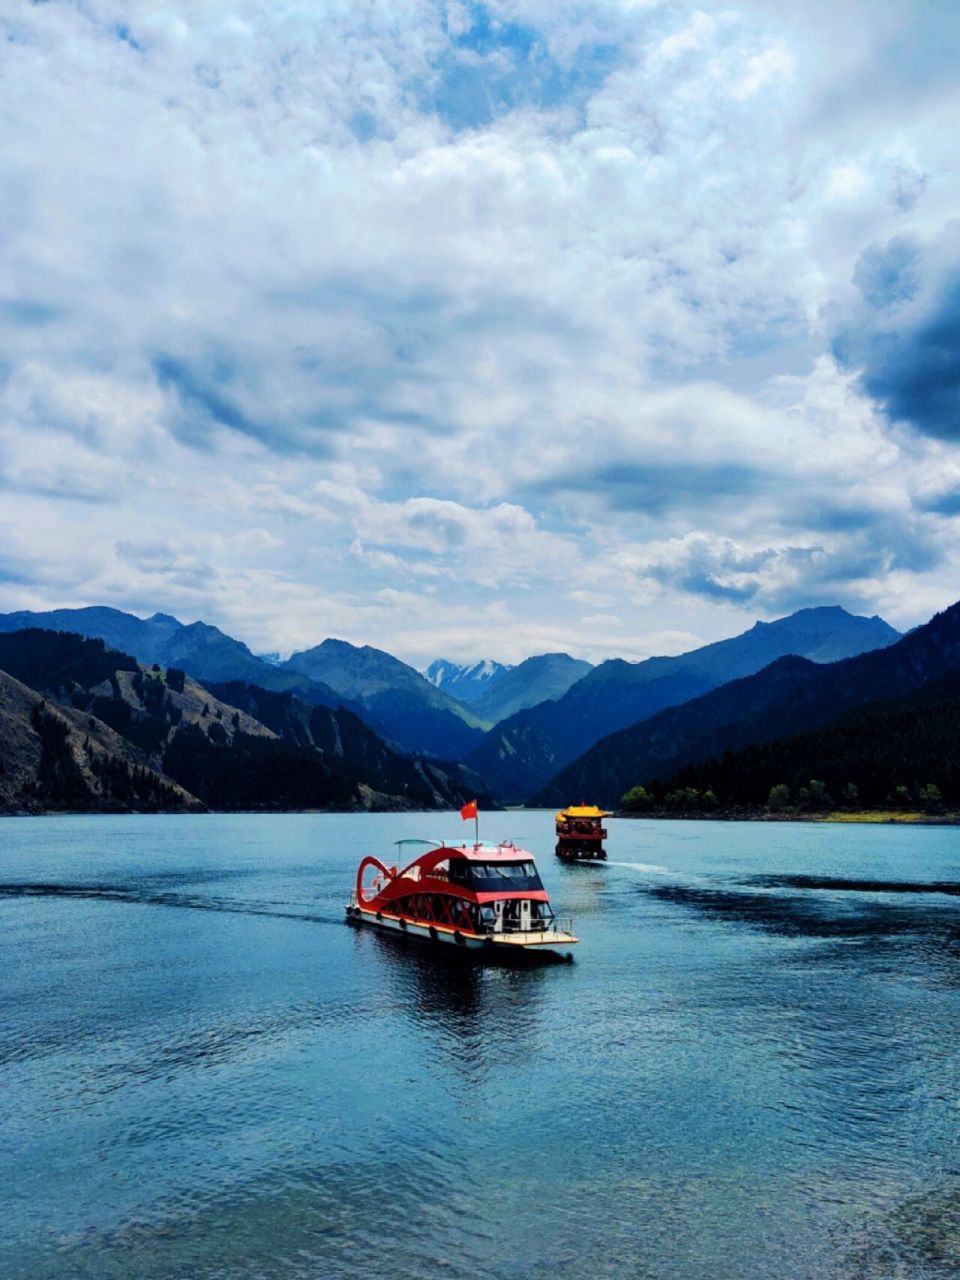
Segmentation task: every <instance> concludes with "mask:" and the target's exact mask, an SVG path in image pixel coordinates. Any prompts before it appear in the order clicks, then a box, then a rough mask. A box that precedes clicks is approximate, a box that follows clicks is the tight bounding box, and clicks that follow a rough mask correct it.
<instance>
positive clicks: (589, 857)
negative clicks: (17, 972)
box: [556, 804, 610, 862]
mask: <svg viewBox="0 0 960 1280" xmlns="http://www.w3.org/2000/svg"><path fill="white" fill-rule="evenodd" d="M609 817H610V814H609V812H608V811H607V810H606V809H598V808H597V806H596V805H595V804H578V805H568V806H567V808H566V809H561V810H560V811H559V813H558V814H557V816H556V830H557V857H558V858H564V859H566V860H567V861H571V862H581V861H584V860H586V861H594V860H603V859H604V858H606V856H607V851H606V849H605V848H604V847H603V842H604V840H606V838H607V829H606V827H605V826H604V825H603V820H604V818H609Z"/></svg>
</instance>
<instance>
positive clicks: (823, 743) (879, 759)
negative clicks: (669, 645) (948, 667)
mask: <svg viewBox="0 0 960 1280" xmlns="http://www.w3.org/2000/svg"><path fill="white" fill-rule="evenodd" d="M884 692H886V691H885V690H884ZM958 743H960V668H955V669H954V670H953V671H951V672H949V673H948V674H947V675H946V676H944V677H943V678H942V679H936V680H930V681H928V682H927V683H926V684H924V685H923V686H922V687H921V688H919V689H915V690H911V692H909V693H908V694H906V695H905V696H903V697H901V698H894V699H889V698H884V699H883V700H882V701H878V702H871V703H869V704H868V705H867V706H865V707H863V708H861V709H859V710H857V711H850V712H847V713H846V714H845V715H842V716H840V717H839V718H837V719H836V720H831V721H830V722H829V723H828V724H826V725H824V727H823V728H822V729H813V730H810V731H808V732H806V733H796V734H792V735H790V736H788V737H783V738H775V739H773V740H772V741H765V742H761V743H757V744H755V745H753V746H749V747H743V748H741V749H740V750H739V751H725V752H724V754H723V755H722V756H720V757H717V756H712V757H711V758H709V759H707V760H698V761H697V762H696V763H694V764H691V765H688V766H687V767H686V768H685V769H681V770H680V771H679V772H678V773H675V774H674V775H673V776H672V777H670V778H667V779H666V780H665V781H664V782H663V783H662V786H661V788H659V790H660V791H661V793H662V794H661V795H660V796H659V797H658V798H659V799H662V797H663V795H667V794H669V793H670V792H676V791H679V790H682V789H684V788H688V787H693V788H695V789H696V790H697V791H699V792H703V791H706V790H711V791H713V793H714V795H716V796H717V797H718V799H719V804H720V806H721V807H723V808H730V807H732V808H735V809H739V808H748V809H761V808H765V807H766V804H767V800H768V798H769V796H770V790H771V788H772V787H775V786H785V787H787V789H788V795H787V796H786V797H785V798H784V799H783V800H782V802H781V803H782V804H783V805H789V804H791V803H796V802H797V797H798V795H799V794H800V792H801V789H802V788H805V787H806V788H809V786H810V781H811V779H813V778H816V779H818V780H819V781H820V782H821V783H822V784H823V785H824V786H825V787H826V790H827V794H828V797H829V801H827V802H825V803H839V804H843V805H850V806H854V805H858V804H859V805H864V806H866V807H880V806H882V805H887V804H897V805H898V806H899V805H904V804H907V805H913V806H929V805H931V804H932V805H933V807H934V811H935V810H936V808H937V807H939V801H937V800H936V798H935V795H934V796H932V797H931V796H930V795H929V792H928V788H929V786H930V784H931V783H932V784H933V785H934V786H935V787H936V788H937V789H938V792H939V795H940V800H942V802H943V804H945V805H947V806H948V807H950V808H953V807H954V806H956V805H960V751H958V750H957V745H958ZM851 787H853V788H855V790H854V791H853V793H851V792H850V791H849V788H851ZM901 789H902V790H901Z"/></svg>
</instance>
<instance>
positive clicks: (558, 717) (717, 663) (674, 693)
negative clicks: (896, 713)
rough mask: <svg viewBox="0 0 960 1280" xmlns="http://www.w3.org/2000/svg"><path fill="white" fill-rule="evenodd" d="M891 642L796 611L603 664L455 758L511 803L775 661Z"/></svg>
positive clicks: (866, 622)
mask: <svg viewBox="0 0 960 1280" xmlns="http://www.w3.org/2000/svg"><path fill="white" fill-rule="evenodd" d="M897 638H898V633H897V632H896V631H894V629H893V628H892V627H890V626H888V625H887V624H886V623H885V622H884V621H883V619H882V618H863V617H856V616H854V615H852V614H849V613H847V612H846V611H845V610H844V609H840V608H838V607H830V608H822V609H802V610H800V611H799V612H798V613H794V614H791V615H790V616H789V617H787V618H780V619H779V620H778V621H776V622H770V623H766V622H758V623H757V624H756V625H755V626H753V627H751V628H750V630H749V631H746V632H744V633H743V634H742V635H739V636H734V637H732V638H731V639H728V640H720V641H717V642H716V643H715V644H709V645H705V646H703V647H702V648H700V649H695V650H693V651H691V652H690V653H685V654H681V655H680V656H678V657H673V658H648V659H647V660H646V661H644V662H636V663H631V662H624V661H623V660H621V659H613V660H611V661H609V662H603V663H601V664H600V665H599V666H598V667H595V668H594V669H593V670H592V671H591V672H589V673H588V674H587V675H586V676H584V677H583V679H581V680H578V681H577V683H576V684H574V685H573V686H572V687H571V688H570V689H569V690H568V691H567V693H566V694H564V696H563V697H562V698H559V699H557V700H556V701H555V702H546V703H543V704H541V705H540V706H537V707H532V708H530V709H529V710H526V711H521V712H519V713H518V714H517V715H515V716H511V717H510V718H509V719H507V720H504V721H503V722H502V723H500V724H498V725H496V726H495V727H494V728H493V729H492V730H491V731H490V733H488V734H487V736H486V738H485V739H484V741H483V742H482V743H481V744H480V746H479V747H477V748H476V749H475V750H474V751H472V752H470V754H469V755H468V756H466V757H465V760H466V763H467V764H469V765H470V766H471V768H474V769H476V771H477V772H478V773H479V774H480V776H481V777H483V778H484V779H485V780H486V781H487V783H488V784H489V785H490V786H491V787H492V788H493V789H494V790H496V791H497V792H498V793H499V794H500V795H501V796H503V798H504V799H505V800H506V801H507V802H508V803H512V802H519V801H522V800H524V799H525V798H526V797H527V796H530V795H532V794H534V793H535V792H536V791H537V790H538V789H539V788H540V787H542V786H544V784H545V783H547V782H548V780H549V779H550V778H551V777H552V776H553V775H554V774H556V773H557V772H558V771H559V770H560V769H562V768H563V767H564V766H565V765H566V764H568V763H569V762H571V761H573V760H575V759H576V758H577V757H578V756H580V755H581V754H582V753H583V752H584V751H585V750H586V749H587V748H588V747H590V746H592V744H593V743H595V742H597V741H599V740H600V739H601V738H604V737H605V736H606V735H607V734H610V733H611V732H613V731H615V730H617V729H622V728H626V727H627V726H629V725H632V724H635V723H636V722H637V721H639V720H644V719H646V718H647V717H649V716H652V715H654V714H656V713H657V712H658V711H661V710H663V709H664V708H665V707H672V706H679V705H680V704H682V703H685V702H689V701H690V699H691V698H696V697H699V696H700V695H701V694H704V693H706V692H708V691H709V690H711V689H715V688H717V687H718V686H719V685H722V684H725V683H726V682H727V681H730V680H734V679H737V678H738V677H741V676H746V675H752V674H753V673H754V672H756V671H759V670H761V668H763V667H765V666H767V665H768V663H770V662H772V661H773V660H775V659H776V658H779V657H783V656H785V655H787V654H798V655H800V656H802V657H806V658H809V659H811V660H812V661H814V662H827V661H832V660H834V659H835V658H842V657H846V656H848V655H853V654H860V653H863V652H865V651H867V650H872V649H877V648H879V647H881V646H885V645H888V644H890V643H891V642H892V641H894V640H896V639H897ZM568 799H569V797H567V798H565V799H564V803H566V802H567V800H568Z"/></svg>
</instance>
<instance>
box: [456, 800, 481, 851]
mask: <svg viewBox="0 0 960 1280" xmlns="http://www.w3.org/2000/svg"><path fill="white" fill-rule="evenodd" d="M460 817H461V818H462V819H463V820H464V822H466V821H467V819H468V818H472V819H473V833H474V843H475V845H479V844H480V818H479V817H478V815H477V802H476V800H471V801H470V802H469V804H465V805H464V806H463V808H462V809H461V810H460Z"/></svg>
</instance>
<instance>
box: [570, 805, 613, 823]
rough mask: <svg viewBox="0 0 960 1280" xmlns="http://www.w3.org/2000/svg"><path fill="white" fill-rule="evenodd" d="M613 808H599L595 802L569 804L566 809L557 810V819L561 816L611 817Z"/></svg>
mask: <svg viewBox="0 0 960 1280" xmlns="http://www.w3.org/2000/svg"><path fill="white" fill-rule="evenodd" d="M611 816H612V815H611V810H609V809H598V808H597V806H596V805H595V804H568V805H567V807H566V809H560V810H558V811H557V821H558V822H559V821H560V819H561V818H609V817H611Z"/></svg>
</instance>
